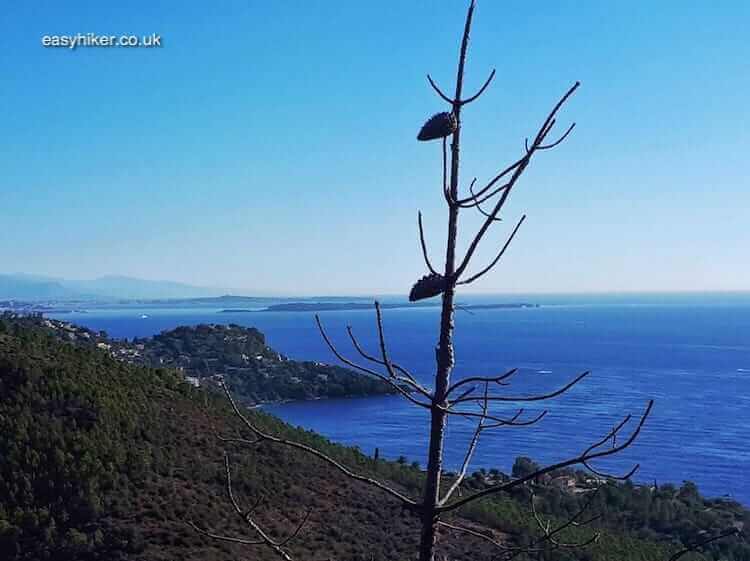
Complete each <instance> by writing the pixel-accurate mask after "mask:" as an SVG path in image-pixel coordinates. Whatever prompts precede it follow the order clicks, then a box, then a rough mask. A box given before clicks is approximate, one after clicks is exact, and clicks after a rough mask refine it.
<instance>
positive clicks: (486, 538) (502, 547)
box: [439, 520, 518, 551]
mask: <svg viewBox="0 0 750 561" xmlns="http://www.w3.org/2000/svg"><path fill="white" fill-rule="evenodd" d="M439 524H440V526H444V527H445V528H448V529H450V530H455V531H457V532H463V533H465V534H469V535H470V536H474V537H475V538H480V539H482V540H484V541H486V542H489V543H491V544H492V545H494V546H495V547H496V548H498V549H500V550H501V551H515V550H517V549H518V548H516V547H509V546H507V545H504V544H502V543H500V542H499V541H497V540H495V539H493V538H491V537H490V536H487V535H485V534H482V533H481V532H477V531H476V530H472V529H471V528H465V527H463V526H457V525H455V524H449V523H448V522H443V521H442V520H441V521H440V522H439Z"/></svg>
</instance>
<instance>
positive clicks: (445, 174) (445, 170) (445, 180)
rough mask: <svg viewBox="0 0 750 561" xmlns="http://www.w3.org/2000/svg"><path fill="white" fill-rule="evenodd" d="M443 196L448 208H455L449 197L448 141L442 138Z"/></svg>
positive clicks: (450, 196)
mask: <svg viewBox="0 0 750 561" xmlns="http://www.w3.org/2000/svg"><path fill="white" fill-rule="evenodd" d="M443 196H444V197H445V202H447V203H448V206H449V207H451V208H453V207H455V206H456V201H455V199H454V198H453V195H451V192H450V187H449V186H448V141H447V139H446V138H443Z"/></svg>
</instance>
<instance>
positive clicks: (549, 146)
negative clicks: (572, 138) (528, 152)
mask: <svg viewBox="0 0 750 561" xmlns="http://www.w3.org/2000/svg"><path fill="white" fill-rule="evenodd" d="M575 126H576V124H575V123H573V124H572V125H570V126H569V127H568V130H566V131H565V133H564V134H563V135H562V136H561V137H560V138H558V139H557V140H556V141H555V142H552V143H550V144H545V145H539V146H537V150H549V149H550V148H554V147H555V146H557V145H558V144H560V143H561V142H562V141H564V140H565V139H566V138H568V135H569V134H570V133H571V132H573V129H574V128H575ZM545 136H546V135H545Z"/></svg>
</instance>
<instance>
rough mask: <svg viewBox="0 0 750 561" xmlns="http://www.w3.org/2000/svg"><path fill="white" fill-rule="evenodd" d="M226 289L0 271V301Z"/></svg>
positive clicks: (146, 296) (193, 294)
mask: <svg viewBox="0 0 750 561" xmlns="http://www.w3.org/2000/svg"><path fill="white" fill-rule="evenodd" d="M226 292H227V291H226V290H222V289H218V288H205V287H198V286H192V285H188V284H183V283H179V282H173V281H151V280H143V279H136V278H131V277H119V276H104V277H101V278H98V279H93V280H67V279H57V278H52V277H41V276H35V275H25V274H11V275H2V274H0V300H10V299H12V300H91V299H106V300H150V299H169V298H203V297H211V296H220V295H222V294H226Z"/></svg>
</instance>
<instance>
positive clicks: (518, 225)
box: [456, 214, 526, 284]
mask: <svg viewBox="0 0 750 561" xmlns="http://www.w3.org/2000/svg"><path fill="white" fill-rule="evenodd" d="M487 216H488V217H489V218H492V219H493V220H496V218H494V217H493V216H489V215H487ZM524 220H526V215H525V214H524V215H523V216H522V217H521V219H520V220H519V221H518V224H516V227H515V228H513V232H511V234H510V236H509V237H508V239H507V240H506V242H505V244H504V245H503V248H502V249H501V250H500V253H498V254H497V255H496V256H495V258H494V259H493V260H492V261H491V262H490V264H489V265H487V266H486V267H485V268H484V269H482V270H481V271H479V272H478V273H476V274H475V275H472V276H470V277H469V278H468V279H464V280H462V281H459V282H457V283H456V284H469V283H472V282H474V281H475V280H477V279H478V278H480V277H482V276H483V275H485V274H487V273H488V272H489V271H490V270H492V268H493V267H494V266H495V265H497V262H498V261H500V258H502V256H503V255H504V254H505V251H506V250H507V249H508V247H509V246H510V244H511V242H512V241H513V238H514V237H515V236H516V232H518V229H519V228H520V227H521V224H523V222H524Z"/></svg>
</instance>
